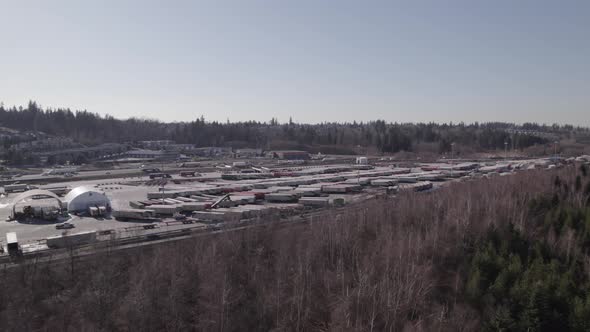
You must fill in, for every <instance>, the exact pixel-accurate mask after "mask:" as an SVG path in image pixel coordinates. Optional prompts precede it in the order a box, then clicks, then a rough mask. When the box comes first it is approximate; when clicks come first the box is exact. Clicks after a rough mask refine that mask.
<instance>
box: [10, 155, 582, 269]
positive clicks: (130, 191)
mask: <svg viewBox="0 0 590 332" xmlns="http://www.w3.org/2000/svg"><path fill="white" fill-rule="evenodd" d="M573 162H585V163H587V162H590V157H588V156H583V157H579V158H578V159H575V158H571V159H568V160H564V159H561V158H545V159H530V160H501V161H491V160H488V161H464V160H463V161H458V160H456V161H444V160H443V161H441V162H433V163H417V162H404V163H399V162H398V163H395V162H392V161H388V160H383V159H377V158H367V157H359V158H356V159H351V160H348V159H347V160H344V159H343V160H336V162H329V163H328V162H315V163H314V162H306V163H305V164H302V165H286V166H285V164H284V163H270V162H266V163H264V162H251V161H240V162H233V163H231V164H222V165H214V164H211V163H197V162H195V163H183V164H180V165H160V164H157V165H156V164H153V165H147V166H146V165H141V166H134V165H129V166H127V167H128V168H126V169H113V170H103V171H100V172H97V171H94V172H76V173H75V174H74V175H71V173H70V172H68V173H65V174H63V175H62V176H61V177H60V176H57V175H55V174H53V175H50V177H47V175H45V176H44V177H43V176H38V177H35V176H30V177H29V178H28V179H24V180H23V181H19V183H11V184H5V185H4V194H3V195H2V198H0V218H2V219H3V220H6V222H2V223H0V234H2V236H1V248H2V254H3V255H5V256H6V257H14V256H19V255H29V254H34V253H40V252H47V251H50V250H52V249H60V248H68V247H72V246H83V245H91V244H94V243H98V242H101V241H105V242H111V243H113V244H114V245H119V244H121V243H131V242H133V241H135V242H148V241H154V240H158V239H164V238H174V237H177V236H187V234H192V233H199V232H208V231H215V232H220V231H224V230H227V229H231V228H235V227H243V226H245V225H257V224H259V223H262V222H268V221H276V220H287V221H288V220H289V218H293V217H297V216H304V215H306V214H310V213H316V212H317V211H324V210H326V209H330V208H338V207H340V206H345V205H347V204H350V203H353V202H362V201H365V200H368V199H371V198H374V197H376V196H395V195H396V194H398V193H400V192H403V191H431V190H436V189H437V188H438V187H440V186H441V185H444V184H445V183H447V182H449V181H470V180H474V179H477V178H491V177H494V176H504V175H510V174H516V173H518V172H520V171H526V170H531V169H539V168H541V169H552V168H556V167H560V166H561V165H562V164H565V163H573ZM113 173H114V174H113Z"/></svg>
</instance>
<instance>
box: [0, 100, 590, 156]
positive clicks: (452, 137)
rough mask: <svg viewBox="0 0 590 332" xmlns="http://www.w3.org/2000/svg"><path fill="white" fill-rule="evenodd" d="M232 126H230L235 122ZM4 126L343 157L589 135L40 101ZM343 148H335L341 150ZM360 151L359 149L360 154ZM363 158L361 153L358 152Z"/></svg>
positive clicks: (3, 118)
mask: <svg viewBox="0 0 590 332" xmlns="http://www.w3.org/2000/svg"><path fill="white" fill-rule="evenodd" d="M230 120H231V119H230ZM0 126H3V127H7V128H11V129H16V130H20V131H32V132H44V133H46V134H49V135H54V136H61V137H68V138H71V139H73V140H75V141H77V142H80V143H83V144H88V145H93V144H100V143H107V142H119V143H122V142H132V141H140V140H160V139H170V140H174V141H176V142H177V143H190V144H195V145H197V146H233V147H246V146H248V147H258V148H267V149H268V148H309V147H330V146H331V147H334V149H335V150H336V151H334V152H333V153H338V152H351V151H356V150H358V149H359V148H361V149H362V148H368V149H372V150H373V151H377V152H398V151H415V150H423V149H427V150H430V151H432V152H437V153H439V152H446V151H450V149H451V143H452V142H455V143H456V144H458V145H461V146H464V147H469V148H471V149H472V150H473V151H485V150H490V149H503V148H504V142H510V144H511V147H514V148H516V149H522V148H526V147H529V146H531V145H535V144H544V143H549V142H551V141H552V139H553V137H557V138H560V137H571V136H572V135H576V133H579V132H584V133H587V132H588V130H587V129H584V128H574V127H573V126H557V125H553V126H546V125H538V124H535V123H527V124H523V125H514V124H509V123H497V122H495V123H474V124H464V123H460V124H452V123H451V124H435V123H427V124H426V123H417V124H400V123H386V122H385V121H382V120H377V121H371V122H364V123H362V122H361V123H356V122H355V123H322V124H297V123H293V122H291V121H289V123H284V124H279V123H278V122H277V121H276V120H275V119H274V118H273V119H270V121H268V122H256V121H249V122H229V121H228V122H227V123H220V122H215V121H213V122H208V121H206V120H205V119H204V118H203V117H200V118H196V120H194V121H191V122H175V123H163V122H159V121H156V120H149V119H138V118H131V119H126V120H120V119H116V118H114V117H112V116H101V115H98V114H95V113H90V112H87V111H71V110H70V109H61V108H58V109H49V108H47V109H41V108H40V107H39V106H38V105H37V104H36V103H35V102H29V104H28V106H27V107H26V108H24V107H19V108H16V107H11V108H7V107H5V106H0ZM336 147H337V148H336ZM355 149H356V150H355ZM356 152H358V151H356Z"/></svg>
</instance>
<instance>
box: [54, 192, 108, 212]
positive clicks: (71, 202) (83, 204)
mask: <svg viewBox="0 0 590 332" xmlns="http://www.w3.org/2000/svg"><path fill="white" fill-rule="evenodd" d="M64 201H65V202H67V204H68V210H69V211H82V210H86V209H88V208H89V207H91V206H97V205H98V206H110V204H111V202H110V200H109V198H108V197H107V196H106V194H105V193H104V192H102V191H98V190H96V189H94V188H90V187H76V188H74V189H72V190H71V191H70V192H69V193H68V194H67V195H66V196H65V197H64Z"/></svg>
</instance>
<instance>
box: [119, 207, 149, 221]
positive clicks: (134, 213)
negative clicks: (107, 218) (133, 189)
mask: <svg viewBox="0 0 590 332" xmlns="http://www.w3.org/2000/svg"><path fill="white" fill-rule="evenodd" d="M112 214H113V217H115V219H117V220H120V221H127V220H144V221H152V220H154V219H155V218H156V212H155V211H154V210H140V209H122V210H113V212H112Z"/></svg>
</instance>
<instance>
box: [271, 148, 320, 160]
mask: <svg viewBox="0 0 590 332" xmlns="http://www.w3.org/2000/svg"><path fill="white" fill-rule="evenodd" d="M271 155H272V157H273V158H276V159H283V160H308V159H310V157H309V153H307V152H306V151H295V150H288V151H272V153H271Z"/></svg>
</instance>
